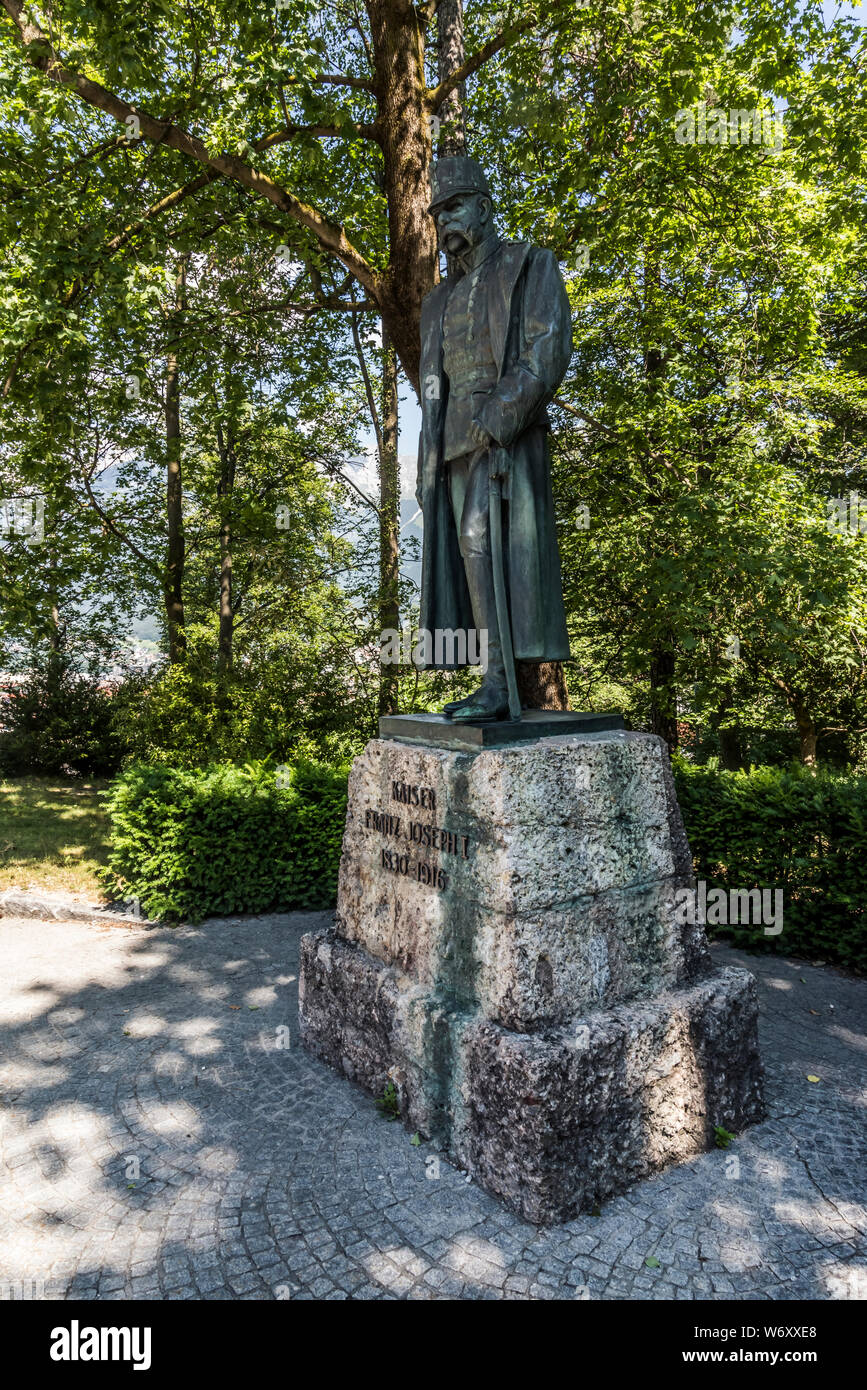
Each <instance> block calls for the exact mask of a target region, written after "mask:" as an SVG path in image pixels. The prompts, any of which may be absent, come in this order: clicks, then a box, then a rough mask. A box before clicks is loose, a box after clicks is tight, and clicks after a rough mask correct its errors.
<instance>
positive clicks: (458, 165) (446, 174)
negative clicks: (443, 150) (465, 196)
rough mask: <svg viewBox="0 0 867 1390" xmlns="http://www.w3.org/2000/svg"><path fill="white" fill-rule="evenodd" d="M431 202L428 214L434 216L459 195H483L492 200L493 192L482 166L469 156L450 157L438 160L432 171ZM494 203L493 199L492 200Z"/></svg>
mask: <svg viewBox="0 0 867 1390" xmlns="http://www.w3.org/2000/svg"><path fill="white" fill-rule="evenodd" d="M430 182H431V200H430V204H429V206H428V212H429V213H431V214H432V215H433V214H434V213H435V212H436V210H437V208H438V207H441V206H442V204H443V203H447V202H448V200H449V198H454V197H456V196H457V194H458V193H483V194H484V195H485V197H486V198H491V190H490V188H489V186H488V180H487V179H486V178H485V171H484V169H483V168H482V166H481V164H478V163H477V162H476V160H475V159H470V157H469V155H466V154H456V155H448V156H446V157H444V158H443V159H438V160H437V161H436V163H435V164H434V166H433V168H432V170H431V181H430ZM491 201H492V202H493V198H491Z"/></svg>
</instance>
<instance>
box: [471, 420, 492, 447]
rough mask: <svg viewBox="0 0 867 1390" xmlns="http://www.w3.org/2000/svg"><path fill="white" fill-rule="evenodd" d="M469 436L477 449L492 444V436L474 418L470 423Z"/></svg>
mask: <svg viewBox="0 0 867 1390" xmlns="http://www.w3.org/2000/svg"><path fill="white" fill-rule="evenodd" d="M470 438H471V439H472V441H473V443H474V444H475V445H476V447H477V448H478V449H488V448H490V446H491V445H492V444H493V442H494V440H493V436H492V435H490V434H489V433H488V431H487V430H486V429H485V427H484V425H480V424H479V422H478V420H474V421H473V423H472V424H471V425H470Z"/></svg>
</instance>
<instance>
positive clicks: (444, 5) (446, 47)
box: [437, 0, 467, 158]
mask: <svg viewBox="0 0 867 1390" xmlns="http://www.w3.org/2000/svg"><path fill="white" fill-rule="evenodd" d="M464 56H465V55H464V11H463V5H462V3H461V0H440V3H439V5H438V7H437V71H438V75H439V80H440V82H444V81H445V80H446V78H447V77H450V76H451V74H452V73H453V72H454V71H455V69H456V68H459V67H460V66H461V64H462V63H463V61H464ZM465 92H466V88H465V85H464V83H463V82H462V83H461V84H460V86H459V87H457V88H456V89H455V90H454V91H453V92H450V93H449V95H448V96H447V97H446V99H445V101H444V102H443V104H442V106H441V107H440V109H439V112H438V116H439V121H440V139H439V145H438V148H437V154H438V155H439V156H440V158H442V157H443V155H455V154H466V152H467V134H466V127H465V124H464V101H465Z"/></svg>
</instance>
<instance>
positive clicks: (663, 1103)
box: [300, 931, 762, 1224]
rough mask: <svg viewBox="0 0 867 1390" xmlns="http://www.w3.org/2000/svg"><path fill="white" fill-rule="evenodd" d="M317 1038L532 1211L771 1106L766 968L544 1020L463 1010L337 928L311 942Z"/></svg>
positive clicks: (305, 1020) (574, 1206)
mask: <svg viewBox="0 0 867 1390" xmlns="http://www.w3.org/2000/svg"><path fill="white" fill-rule="evenodd" d="M300 990H301V994H300V1006H301V1032H302V1038H303V1041H304V1043H305V1045H306V1046H307V1047H308V1048H310V1050H311V1051H313V1052H314V1053H316V1054H317V1055H318V1056H319V1057H321V1058H322V1059H323V1060H324V1061H326V1062H328V1063H330V1064H331V1065H332V1066H334V1067H336V1068H338V1069H340V1070H342V1071H343V1072H344V1073H345V1075H346V1076H348V1077H350V1078H351V1079H353V1080H355V1081H356V1082H358V1083H359V1084H360V1085H362V1086H364V1087H365V1088H366V1089H367V1090H368V1091H370V1092H371V1093H372V1094H374V1095H381V1094H382V1092H383V1090H384V1088H385V1085H386V1083H387V1082H388V1081H389V1080H393V1081H394V1083H395V1085H396V1088H397V1091H398V1095H399V1097H400V1103H401V1113H402V1116H403V1118H404V1120H405V1121H406V1123H407V1124H408V1125H409V1127H410V1128H411V1129H413V1130H419V1131H420V1132H421V1133H422V1134H424V1135H425V1136H426V1137H428V1138H431V1139H432V1140H434V1141H435V1142H436V1143H437V1144H439V1146H440V1147H441V1148H442V1149H443V1151H444V1152H445V1153H446V1154H447V1156H448V1157H450V1158H451V1159H453V1160H454V1161H455V1162H457V1163H458V1164H460V1166H461V1167H464V1168H466V1169H467V1171H468V1172H470V1173H471V1174H472V1175H473V1177H475V1178H476V1179H478V1181H479V1182H480V1183H481V1184H482V1185H483V1186H484V1187H485V1188H487V1190H488V1191H489V1192H492V1193H493V1194H494V1195H495V1196H497V1197H499V1198H500V1199H501V1200H502V1201H503V1202H505V1203H506V1204H507V1205H508V1206H509V1207H511V1208H512V1209H513V1210H515V1211H517V1212H519V1213H520V1215H521V1216H523V1217H524V1218H525V1219H526V1220H529V1221H533V1222H537V1223H540V1224H548V1223H554V1222H560V1221H566V1220H568V1219H570V1218H571V1217H573V1216H575V1215H577V1214H578V1213H579V1212H581V1211H586V1210H589V1209H592V1208H593V1207H594V1206H595V1205H597V1204H598V1203H599V1202H601V1201H602V1200H603V1199H604V1198H606V1197H609V1196H612V1195H613V1194H614V1193H617V1192H622V1191H624V1190H625V1189H626V1188H628V1187H630V1186H631V1185H632V1184H633V1183H635V1182H636V1181H638V1180H640V1179H641V1178H644V1177H647V1176H648V1175H650V1174H651V1173H654V1172H658V1171H659V1170H660V1169H662V1168H664V1167H666V1166H667V1165H668V1164H670V1163H673V1162H678V1161H682V1160H683V1159H687V1158H690V1157H691V1156H693V1155H695V1154H697V1153H701V1152H703V1151H704V1150H706V1149H708V1148H711V1147H712V1146H713V1144H714V1126H716V1125H721V1126H724V1127H725V1128H726V1129H727V1130H730V1131H731V1132H733V1133H739V1132H740V1131H741V1130H742V1129H743V1128H744V1127H745V1126H746V1125H749V1124H752V1123H754V1122H755V1121H756V1120H758V1119H760V1118H761V1115H762V1101H761V1063H760V1060H759V1053H758V1040H757V1030H756V1015H757V1004H756V992H755V981H754V979H753V977H752V975H750V974H749V973H748V972H747V971H743V970H734V969H726V970H721V971H716V972H711V973H708V974H707V975H705V976H704V977H703V978H700V979H699V980H697V981H695V982H694V983H692V984H690V985H688V986H685V987H683V988H676V989H672V990H669V991H667V992H664V993H661V994H658V995H656V996H654V997H653V998H650V999H641V1000H637V1001H632V1002H628V1003H623V1004H619V1005H616V1006H615V1007H613V1008H610V1009H595V1010H592V1011H590V1012H588V1013H587V1014H586V1015H584V1016H578V1017H575V1018H574V1019H572V1020H570V1021H569V1022H568V1023H567V1024H561V1025H559V1026H557V1027H553V1028H549V1029H546V1030H544V1031H542V1032H536V1033H520V1032H513V1031H511V1030H509V1029H507V1028H505V1027H503V1026H502V1025H501V1024H499V1023H497V1022H492V1021H490V1020H487V1019H485V1018H484V1017H482V1016H480V1014H479V1013H478V1011H473V1012H463V1011H461V1010H460V1009H457V1008H453V1007H450V1006H449V1004H448V1002H446V1001H445V1000H443V998H441V997H438V996H437V995H436V994H434V993H428V992H426V991H425V989H424V988H423V987H422V986H420V985H418V984H416V983H414V982H413V981H412V980H410V979H408V978H407V977H406V976H402V975H400V974H399V973H398V971H397V970H396V969H395V967H394V966H390V965H388V964H386V963H385V962H383V961H382V960H380V959H377V958H376V957H374V956H372V955H369V954H368V953H367V952H366V951H365V950H363V949H362V948H360V947H358V946H355V945H353V944H350V943H347V942H345V941H343V940H341V939H339V938H338V937H336V936H335V935H334V934H333V933H332V932H330V931H329V932H323V933H318V934H313V935H310V936H307V937H305V938H304V940H303V943H302V962H301V975H300Z"/></svg>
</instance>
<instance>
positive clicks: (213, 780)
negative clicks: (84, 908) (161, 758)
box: [104, 762, 347, 921]
mask: <svg viewBox="0 0 867 1390" xmlns="http://www.w3.org/2000/svg"><path fill="white" fill-rule="evenodd" d="M346 776H347V773H346V769H345V768H344V769H333V768H328V767H324V766H319V765H316V764H313V763H307V762H299V763H298V764H297V765H296V766H295V768H294V769H293V776H292V779H291V786H290V787H289V788H286V787H285V786H283V787H278V785H277V778H276V769H275V768H274V767H273V766H271V765H269V764H268V763H259V764H256V763H248V764H247V765H246V766H245V767H234V766H231V765H219V764H218V765H215V766H212V767H209V768H204V769H202V770H201V771H187V772H184V771H180V770H177V769H174V768H169V767H164V766H156V767H147V766H141V765H139V766H133V767H131V768H129V769H128V770H127V771H125V772H123V773H121V774H120V776H119V777H117V778H116V779H115V781H114V782H113V784H112V786H111V788H110V790H109V792H108V793H107V794H106V809H107V811H108V814H109V817H110V820H111V826H112V848H111V854H110V857H109V862H108V868H107V869H106V870H105V871H104V878H105V884H106V887H107V888H108V889H109V890H110V891H112V892H113V893H114V894H115V895H116V896H118V897H137V898H138V899H139V900H140V902H141V903H142V910H143V911H146V912H147V914H148V915H149V916H151V917H155V918H161V919H165V920H167V921H178V920H184V921H201V920H202V919H203V918H204V917H207V916H209V915H214V914H218V913H219V914H227V913H228V914H231V913H237V912H269V911H289V910H292V909H300V908H311V909H313V908H322V907H327V906H329V905H330V904H331V903H333V902H334V900H335V896H336V891H337V869H338V864H339V859H340V845H341V841H342V838H343V828H344V823H345V820H346Z"/></svg>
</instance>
